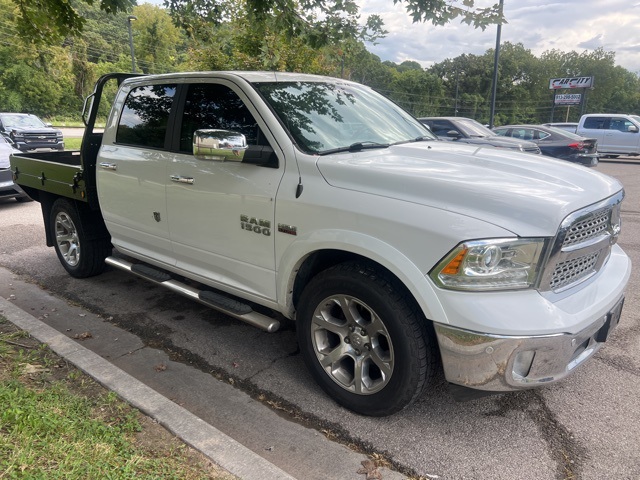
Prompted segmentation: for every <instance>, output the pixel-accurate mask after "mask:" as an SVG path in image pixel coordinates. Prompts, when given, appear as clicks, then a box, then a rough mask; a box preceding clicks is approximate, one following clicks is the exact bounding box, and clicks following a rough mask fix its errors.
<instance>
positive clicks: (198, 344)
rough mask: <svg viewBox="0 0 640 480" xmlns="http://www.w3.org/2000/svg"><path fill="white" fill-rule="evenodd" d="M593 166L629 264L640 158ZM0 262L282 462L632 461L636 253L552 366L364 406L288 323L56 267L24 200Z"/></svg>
mask: <svg viewBox="0 0 640 480" xmlns="http://www.w3.org/2000/svg"><path fill="white" fill-rule="evenodd" d="M596 170H597V171H600V172H603V173H606V174H609V175H612V176H614V177H616V178H618V179H619V180H620V181H621V182H622V183H623V184H624V186H625V190H626V199H625V202H624V204H623V210H622V218H623V231H622V235H621V237H620V244H621V245H622V247H623V248H624V249H625V251H626V252H627V253H628V254H629V255H630V256H631V258H632V261H633V262H634V265H640V241H639V239H640V160H639V161H636V160H632V159H617V160H615V161H606V162H602V163H601V164H600V165H599V166H598V167H596ZM0 267H2V268H0V297H3V298H5V299H8V298H11V302H12V303H13V304H15V305H16V306H18V307H20V308H22V309H23V310H25V311H27V312H29V313H31V314H32V315H34V316H35V317H36V318H40V319H41V321H43V322H44V323H46V324H48V325H51V326H53V327H54V328H56V329H57V330H58V331H61V332H62V333H64V334H65V335H67V336H69V337H73V335H75V334H78V333H81V332H82V331H91V332H92V334H93V335H92V338H90V339H87V340H86V341H83V343H82V345H83V346H85V347H86V348H89V349H91V350H93V351H95V352H97V353H98V354H100V355H101V356H102V357H103V358H106V359H107V360H109V361H110V362H112V363H114V364H116V365H117V366H119V367H120V368H122V369H123V370H125V371H126V372H127V373H129V374H130V375H132V376H133V377H136V378H138V379H140V380H142V381H143V382H145V383H146V384H147V385H149V386H150V387H151V388H153V389H154V390H156V391H158V392H159V393H161V394H162V395H164V396H165V397H166V398H169V399H170V400H172V401H173V402H175V403H176V404H178V405H180V406H182V407H184V408H185V409H187V410H188V411H190V412H191V413H193V414H195V415H196V416H197V417H199V418H200V419H202V420H204V421H205V422H207V423H208V424H210V425H212V426H213V427H215V428H216V429H218V430H220V431H221V432H224V434H225V435H228V436H229V437H231V438H233V439H235V440H236V441H238V442H239V443H241V444H242V445H245V446H246V447H248V448H249V449H251V450H252V451H253V452H254V453H256V454H258V455H260V456H261V457H263V458H265V459H266V460H268V461H269V462H271V463H273V464H274V465H276V466H277V467H278V468H280V469H282V470H283V471H285V472H287V473H288V474H289V475H291V476H293V477H295V478H299V479H305V480H307V479H318V480H320V479H334V478H335V479H337V480H341V479H351V478H353V479H365V477H366V475H365V474H364V473H358V470H359V468H358V467H359V466H360V465H359V464H360V461H361V460H362V459H363V458H365V456H364V455H365V454H367V453H368V454H374V453H375V454H378V455H379V456H380V457H385V458H387V459H388V460H389V461H390V462H391V465H392V467H393V468H394V469H395V470H398V471H400V472H402V473H403V474H404V475H406V476H409V475H413V476H415V477H423V478H439V479H462V478H465V479H498V480H500V479H505V480H506V479H515V478H517V479H561V478H562V479H565V478H566V479H570V478H571V479H572V478H577V479H603V478H616V479H618V478H619V479H633V478H639V477H640V457H639V456H638V454H637V446H638V445H639V444H640V402H639V401H638V393H639V392H640V378H639V377H640V375H639V373H640V368H639V367H640V294H639V293H638V292H639V288H638V286H639V285H640V277H639V273H638V270H637V269H634V271H633V273H632V278H631V283H630V285H629V288H628V291H627V296H626V302H625V309H624V311H623V315H622V320H621V322H620V326H619V327H618V329H617V330H616V331H615V332H614V334H613V336H612V338H611V339H610V341H609V342H608V344H607V345H606V346H605V348H604V349H603V350H601V351H600V352H599V353H598V354H597V356H596V358H595V359H593V360H592V361H591V362H590V363H589V364H588V365H587V366H585V367H584V368H582V369H580V370H579V371H578V372H576V374H575V375H573V376H572V377H570V378H568V379H567V380H566V381H564V382H562V383H559V384H557V385H553V386H549V387H546V388H543V389H538V390H533V391H526V392H520V393H516V394H507V395H502V396H496V397H486V398H483V399H479V400H474V401H471V402H466V403H456V402H454V401H453V400H452V398H451V396H450V395H449V393H448V391H447V388H446V386H445V385H444V382H443V381H442V380H441V381H440V383H439V384H438V385H437V386H436V388H435V389H434V390H433V391H431V392H428V393H426V394H425V395H424V396H423V397H422V398H420V399H419V400H418V401H417V402H416V403H415V404H414V405H412V406H411V407H409V408H408V409H406V410H404V411H402V412H400V413H398V414H396V415H394V416H391V417H387V418H367V417H361V416H358V415H355V414H353V413H351V412H349V411H347V410H344V409H342V408H341V407H339V406H337V405H336V404H335V403H333V402H332V401H331V400H330V399H329V398H327V397H326V396H325V395H324V394H323V393H322V392H321V391H320V389H319V388H318V387H317V386H316V385H315V384H314V382H313V381H312V379H311V378H310V376H309V375H308V373H307V372H306V370H305V368H304V365H303V362H302V359H301V357H300V355H299V353H298V350H297V344H296V341H295V331H294V327H293V325H291V324H285V325H284V328H282V329H281V330H280V331H278V332H276V333H273V334H268V333H264V332H262V331H259V330H257V329H255V328H253V327H250V326H247V325H244V324H242V323H239V322H237V321H235V320H233V319H231V318H229V317H226V316H224V315H221V314H219V313H216V312H214V311H211V310H209V309H207V308H205V307H203V306H202V305H199V304H195V303H193V302H191V301H189V300H186V299H184V298H182V297H179V296H177V295H174V294H171V293H167V292H166V291H165V290H163V289H161V288H159V287H156V286H154V285H151V284H149V283H147V282H145V281H144V280H142V279H138V278H135V277H132V276H130V275H127V274H126V273H124V272H120V271H115V270H109V271H107V272H106V273H104V274H103V275H101V276H98V277H94V278H90V279H85V280H76V279H73V278H71V277H69V276H68V275H67V274H66V272H65V271H64V269H63V268H62V267H61V266H60V264H59V263H58V260H57V257H56V255H55V252H54V251H53V249H49V248H47V247H46V246H45V245H44V231H43V227H42V219H41V217H40V210H39V205H38V204H37V203H36V202H32V203H27V204H18V203H16V202H15V201H13V200H0ZM53 309H55V310H53ZM63 311H64V312H65V313H64V315H63V314H61V312H63ZM111 327H116V328H118V329H119V331H121V332H123V333H122V336H121V337H120V336H119V337H118V338H113V336H112V335H113V333H112V330H111ZM110 335H111V336H110ZM114 345H117V348H116V347H115V346H114ZM159 365H163V366H164V367H165V368H164V369H158V368H157V367H158V366H159ZM399 476H400V477H401V476H402V475H399V474H398V473H397V472H392V471H391V470H385V471H384V472H383V478H385V480H386V479H391V478H399Z"/></svg>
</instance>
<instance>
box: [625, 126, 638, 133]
mask: <svg viewBox="0 0 640 480" xmlns="http://www.w3.org/2000/svg"><path fill="white" fill-rule="evenodd" d="M627 131H629V132H631V133H638V127H636V126H635V125H629V127H628V128H627Z"/></svg>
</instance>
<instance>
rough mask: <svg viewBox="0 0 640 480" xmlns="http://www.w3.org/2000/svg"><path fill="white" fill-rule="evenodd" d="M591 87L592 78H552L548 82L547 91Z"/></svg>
mask: <svg viewBox="0 0 640 480" xmlns="http://www.w3.org/2000/svg"><path fill="white" fill-rule="evenodd" d="M591 87H593V77H567V78H552V79H551V80H550V81H549V90H560V89H561V88H591Z"/></svg>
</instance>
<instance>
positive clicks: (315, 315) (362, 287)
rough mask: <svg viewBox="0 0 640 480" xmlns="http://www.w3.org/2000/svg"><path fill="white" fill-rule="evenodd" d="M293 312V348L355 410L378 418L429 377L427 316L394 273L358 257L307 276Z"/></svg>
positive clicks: (432, 353) (432, 362) (432, 365)
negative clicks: (296, 344) (356, 260)
mask: <svg viewBox="0 0 640 480" xmlns="http://www.w3.org/2000/svg"><path fill="white" fill-rule="evenodd" d="M299 305H300V308H299V311H298V315H297V332H298V342H299V344H300V350H301V352H302V355H303V358H304V360H305V363H306V364H307V367H308V368H309V369H310V371H311V374H312V375H313V377H314V379H315V380H316V381H317V382H318V384H319V385H320V386H321V387H322V388H323V389H324V390H325V391H326V392H327V393H328V394H329V395H330V396H331V397H332V398H333V399H334V400H335V401H336V402H338V403H339V404H341V405H342V406H344V407H346V408H348V409H350V410H353V411H354V412H356V413H360V414H363V415H372V416H384V415H390V414H392V413H395V412H397V411H399V410H402V409H403V408H405V407H406V406H407V405H409V404H410V403H412V402H413V401H414V400H415V399H416V398H417V397H418V396H419V395H420V394H421V393H422V391H423V390H424V388H425V387H426V386H427V385H428V384H429V383H430V381H431V380H432V378H433V376H434V374H435V370H436V364H437V360H436V358H437V356H436V353H437V348H436V346H435V341H434V339H433V336H432V335H431V334H430V333H429V329H428V328H427V327H428V325H427V322H426V320H425V318H424V316H423V315H422V313H421V312H420V311H419V309H418V308H417V306H415V304H414V302H412V301H410V299H409V298H408V293H406V292H405V291H404V289H402V288H401V287H400V286H399V285H397V283H396V282H395V281H394V279H392V278H390V277H389V276H388V275H387V274H385V273H383V272H381V271H378V270H376V269H373V268H370V267H366V266H363V265H361V264H358V263H352V262H349V263H344V264H341V265H337V266H334V267H332V268H329V269H328V270H325V271H324V272H322V273H320V274H318V275H317V276H316V277H314V278H313V279H312V280H311V281H310V282H309V284H308V285H307V286H306V288H305V290H304V291H303V293H302V295H301V297H300V302H299Z"/></svg>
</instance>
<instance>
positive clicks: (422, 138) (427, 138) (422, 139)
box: [394, 135, 437, 145]
mask: <svg viewBox="0 0 640 480" xmlns="http://www.w3.org/2000/svg"><path fill="white" fill-rule="evenodd" d="M436 140H437V138H433V137H430V136H428V135H421V136H420V137H416V138H412V139H410V140H403V141H401V142H396V143H394V145H402V144H403V143H415V142H435V141H436Z"/></svg>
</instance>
